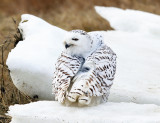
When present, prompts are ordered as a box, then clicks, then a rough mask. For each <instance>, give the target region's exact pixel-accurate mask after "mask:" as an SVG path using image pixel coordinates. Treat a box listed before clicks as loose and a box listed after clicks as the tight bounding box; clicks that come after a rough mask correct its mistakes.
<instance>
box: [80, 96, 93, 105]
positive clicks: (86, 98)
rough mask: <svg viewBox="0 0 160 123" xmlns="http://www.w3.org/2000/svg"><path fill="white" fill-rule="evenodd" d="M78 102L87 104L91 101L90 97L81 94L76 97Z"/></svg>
mask: <svg viewBox="0 0 160 123" xmlns="http://www.w3.org/2000/svg"><path fill="white" fill-rule="evenodd" d="M78 102H79V103H80V104H81V105H89V104H90V102H91V98H90V97H87V96H85V95H83V96H81V97H79V98H78Z"/></svg>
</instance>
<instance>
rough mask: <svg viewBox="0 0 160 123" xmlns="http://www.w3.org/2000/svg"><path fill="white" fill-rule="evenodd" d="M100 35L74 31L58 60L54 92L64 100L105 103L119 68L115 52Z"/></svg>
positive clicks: (81, 102)
mask: <svg viewBox="0 0 160 123" xmlns="http://www.w3.org/2000/svg"><path fill="white" fill-rule="evenodd" d="M102 40H103V39H102V36H101V35H99V34H94V35H93V34H91V35H90V34H89V33H86V32H85V31H82V30H73V31H71V32H69V33H68V35H67V36H66V38H65V42H64V45H65V47H66V50H65V51H64V52H63V53H62V54H61V56H60V58H59V59H58V60H57V63H56V71H55V73H54V79H53V93H55V98H56V100H58V101H59V102H61V103H65V102H68V101H70V102H76V101H77V100H78V104H81V105H95V104H99V103H101V102H106V101H107V98H108V95H109V89H110V87H111V85H112V83H113V79H114V75H115V71H116V55H115V53H114V52H113V51H112V50H111V49H110V48H109V47H108V46H106V45H105V44H104V43H103V41H102Z"/></svg>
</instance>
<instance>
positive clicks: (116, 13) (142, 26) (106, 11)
mask: <svg viewBox="0 0 160 123" xmlns="http://www.w3.org/2000/svg"><path fill="white" fill-rule="evenodd" d="M95 9H96V11H97V13H99V14H100V15H101V16H102V17H103V18H105V19H107V20H108V21H109V23H110V25H111V26H112V27H113V28H114V29H115V30H117V31H125V32H142V33H147V34H151V35H152V34H153V35H158V36H159V35H160V25H159V23H160V16H159V15H155V14H151V13H147V12H142V11H137V10H130V9H126V10H123V9H120V8H115V7H100V6H96V7H95Z"/></svg>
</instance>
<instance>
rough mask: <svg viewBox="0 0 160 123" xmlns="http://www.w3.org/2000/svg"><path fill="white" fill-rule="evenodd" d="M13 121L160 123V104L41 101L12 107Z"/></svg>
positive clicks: (14, 122) (35, 122)
mask: <svg viewBox="0 0 160 123" xmlns="http://www.w3.org/2000/svg"><path fill="white" fill-rule="evenodd" d="M9 110H10V111H9V112H8V114H9V115H10V116H12V117H13V118H12V122H11V123H62V122H63V123H68V122H69V123H156V122H157V123H158V122H160V117H159V116H160V106H156V105H154V104H143V105H142V104H141V105H140V104H135V103H113V102H108V103H105V104H101V105H98V106H94V107H80V108H78V107H64V106H62V105H61V104H59V103H58V102H55V101H39V102H34V103H30V104H25V105H15V106H11V107H10V108H9Z"/></svg>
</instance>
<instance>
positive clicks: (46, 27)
mask: <svg viewBox="0 0 160 123" xmlns="http://www.w3.org/2000/svg"><path fill="white" fill-rule="evenodd" d="M19 29H20V31H21V32H22V35H23V41H20V42H19V43H18V45H17V46H16V47H15V48H14V49H12V51H11V52H10V53H9V56H8V59H7V65H8V67H9V70H10V75H11V77H12V80H13V83H14V85H15V86H16V87H17V88H18V89H19V90H20V91H22V92H23V93H25V94H26V95H29V96H31V97H33V96H35V95H38V97H39V98H40V99H47V100H53V95H52V85H51V82H52V76H53V71H54V64H55V62H56V60H57V58H58V56H59V55H60V53H61V51H62V49H63V47H62V44H63V42H62V41H63V36H62V35H65V33H66V31H65V30H62V29H60V28H58V27H55V26H52V25H50V24H48V23H47V22H45V21H44V20H42V19H40V18H38V17H35V16H33V15H29V14H24V15H22V17H21V22H20V23H19Z"/></svg>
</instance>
